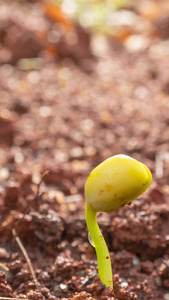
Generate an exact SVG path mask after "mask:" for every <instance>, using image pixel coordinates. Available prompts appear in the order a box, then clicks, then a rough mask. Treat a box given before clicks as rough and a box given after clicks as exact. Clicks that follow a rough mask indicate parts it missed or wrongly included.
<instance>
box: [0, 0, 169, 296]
mask: <svg viewBox="0 0 169 300" xmlns="http://www.w3.org/2000/svg"><path fill="white" fill-rule="evenodd" d="M145 2H146V1H143V3H145ZM150 2H151V4H152V7H154V10H153V9H152V8H151V9H150V8H149V13H150V12H154V11H155V7H156V8H157V3H156V2H155V1H150ZM162 2H163V6H165V5H166V7H167V1H162ZM149 5H150V4H149ZM153 5H154V6H153ZM159 7H160V8H161V11H160V10H156V14H155V13H154V14H155V15H154V17H152V15H151V14H149V15H146V14H145V10H144V5H143V7H142V6H141V7H139V5H138V7H135V6H134V5H133V7H131V11H133V12H134V13H135V14H136V15H137V16H139V17H140V18H141V19H139V21H138V23H139V22H140V23H139V24H138V23H137V24H136V25H137V26H136V28H134V27H133V26H131V27H130V28H127V29H126V27H123V28H122V32H123V38H122V36H121V35H120V34H119V32H118V33H117V35H116V36H115V37H114V38H109V39H108V40H106V39H105V38H103V37H100V36H98V35H97V36H95V35H94V34H91V33H89V32H87V31H86V30H84V29H83V28H81V27H80V25H75V24H74V23H73V21H71V20H67V21H65V19H64V21H63V20H61V21H56V20H53V19H52V17H51V16H50V14H49V12H48V13H47V12H46V14H45V13H44V10H43V6H42V3H39V2H38V1H27V2H24V4H23V3H22V4H21V3H20V4H19V2H18V1H2V0H1V1H0V42H1V44H0V63H1V65H0V106H1V109H0V164H1V167H0V211H1V215H0V221H1V222H0V297H11V298H16V297H17V298H23V299H32V300H36V299H49V300H55V299H62V300H64V299H74V300H75V299H76V300H79V299H91V300H92V299H100V300H106V299H107V300H108V299H112V300H113V299H114V300H125V299H126V300H127V299H144V300H149V299H158V300H160V299H165V300H167V299H169V185H168V179H169V175H168V174H169V114H168V111H169V75H168V74H169V52H168V40H167V39H168V37H169V29H168V26H167V24H168V23H167V22H168V19H167V16H169V13H168V15H167V12H168V10H166V16H165V18H163V17H162V16H163V7H162V4H161V6H159ZM129 11H130V10H129ZM146 12H147V11H146ZM160 13H161V14H160ZM68 21H69V22H68ZM59 22H60V23H59ZM66 22H67V23H66ZM65 24H66V25H65ZM56 25H57V26H56ZM62 25H64V26H65V28H67V27H70V28H71V30H70V28H68V29H66V30H67V31H66V30H63V28H62ZM141 25H142V27H141ZM143 25H144V26H143ZM66 26H67V27H66ZM72 26H73V27H72ZM139 26H140V27H139ZM145 26H147V27H145ZM72 28H73V29H72ZM138 28H139V29H138ZM146 28H147V29H146ZM129 29H130V30H129ZM69 30H70V31H69ZM72 30H73V33H72ZM139 30H140V31H139ZM70 32H71V34H73V35H71V34H70ZM57 34H58V36H59V37H60V38H59V39H57V38H56V35H57ZM136 34H137V35H139V37H141V38H142V41H145V37H146V38H147V39H148V44H146V47H143V46H145V44H144V43H143V44H142V46H140V48H139V49H137V51H136V49H134V50H133V43H134V42H132V43H131V42H130V39H129V37H130V38H131V37H133V38H134V37H135V36H136ZM73 36H74V37H75V38H74V40H73ZM124 36H125V38H124ZM126 36H127V38H128V40H127V38H126ZM128 36H129V37H128ZM71 37H72V39H71ZM72 40H73V41H74V44H73V42H72ZM51 41H52V42H51ZM75 41H76V43H75ZM127 41H128V42H127ZM90 42H92V46H91V45H90ZM100 46H102V48H101V47H100ZM103 46H104V47H103ZM143 48H144V49H143ZM96 54H97V55H96ZM25 59H26V60H25ZM118 153H124V154H127V155H131V156H132V157H134V158H136V159H138V160H140V161H142V162H143V163H145V164H146V165H147V166H148V167H149V168H150V169H151V171H152V174H153V184H152V186H151V188H150V189H149V190H148V191H147V192H146V193H145V194H144V195H143V196H142V197H140V198H139V199H136V200H135V201H133V203H132V204H131V205H130V206H126V207H124V208H122V209H120V210H119V211H117V212H113V213H109V214H106V213H100V214H99V215H98V222H99V224H100V227H101V229H102V230H103V234H104V236H105V239H106V241H107V244H108V248H109V250H110V255H111V261H112V267H113V274H114V291H113V290H112V289H111V288H105V286H104V285H103V284H102V283H101V282H100V281H99V279H98V277H97V261H96V255H95V251H94V249H93V248H92V246H91V245H90V244H89V242H88V238H87V236H88V232H87V227H86V223H85V216H84V204H85V200H84V194H83V189H84V184H85V180H86V178H87V176H88V175H89V173H90V171H91V170H92V169H93V168H94V167H95V166H96V165H97V164H98V163H100V162H101V161H103V160H104V159H106V158H107V157H109V156H112V155H114V154H118ZM19 241H21V243H22V244H23V245H24V248H25V249H26V251H27V254H28V257H29V259H30V261H31V264H32V266H33V270H34V272H32V270H30V265H29V263H28V261H26V259H25V257H24V253H23V250H22V249H21V246H20V247H19V245H18V243H19ZM34 273H35V274H34Z"/></svg>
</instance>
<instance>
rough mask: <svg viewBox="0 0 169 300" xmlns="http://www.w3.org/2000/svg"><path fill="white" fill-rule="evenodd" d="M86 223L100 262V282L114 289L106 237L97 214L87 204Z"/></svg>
mask: <svg viewBox="0 0 169 300" xmlns="http://www.w3.org/2000/svg"><path fill="white" fill-rule="evenodd" d="M85 213H86V223H87V227H88V230H89V234H90V235H91V238H92V240H93V243H94V245H95V250H96V254H97V261H98V273H99V277H100V280H101V281H102V282H103V283H104V284H105V286H106V287H108V286H110V287H112V288H113V276H112V268H111V260H110V254H109V251H108V248H107V245H106V242H105V240H104V237H103V235H102V233H101V231H100V228H99V226H98V224H97V220H96V215H97V212H96V211H94V210H93V209H92V207H91V206H89V205H88V204H87V203H86V210H85Z"/></svg>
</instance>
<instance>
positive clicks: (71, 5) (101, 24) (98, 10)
mask: <svg viewBox="0 0 169 300" xmlns="http://www.w3.org/2000/svg"><path fill="white" fill-rule="evenodd" d="M54 1H55V3H60V4H61V7H62V10H63V11H64V12H65V13H67V14H68V15H70V16H71V17H73V18H74V19H75V20H76V21H77V22H79V23H80V24H81V25H82V26H84V27H87V28H91V29H94V30H95V31H99V32H101V33H104V34H110V33H112V29H113V26H112V16H113V13H114V12H115V11H116V10H119V9H122V8H126V7H128V6H129V4H130V1H131V0H80V1H79V0H54Z"/></svg>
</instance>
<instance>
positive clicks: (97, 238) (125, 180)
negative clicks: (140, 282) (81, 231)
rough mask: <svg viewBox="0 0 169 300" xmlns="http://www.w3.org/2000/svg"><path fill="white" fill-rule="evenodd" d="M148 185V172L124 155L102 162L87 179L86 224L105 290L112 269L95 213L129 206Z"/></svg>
mask: <svg viewBox="0 0 169 300" xmlns="http://www.w3.org/2000/svg"><path fill="white" fill-rule="evenodd" d="M151 181H152V175H151V172H150V170H149V169H148V168H147V167H146V166H145V165H144V164H142V163H141V162H139V161H137V160H135V159H133V158H131V157H129V156H126V155H115V156H112V157H110V158H108V159H106V160H105V161H104V162H102V163H101V164H100V165H98V166H97V167H96V168H95V169H94V170H93V171H92V172H91V173H90V175H89V177H88V178H87V181H86V184H85V198H86V223H87V227H88V230H89V235H90V236H91V239H92V241H93V244H94V247H95V250H96V254H97V260H98V273H99V277H100V280H101V281H102V282H103V283H104V284H105V285H106V287H108V286H110V287H112V288H113V277H112V268H111V261H110V254H109V251H108V248H107V245H106V242H105V240H104V237H103V235H102V233H101V231H100V228H99V226H98V224H97V220H96V215H97V213H98V212H99V211H103V212H112V211H115V210H118V209H119V208H121V207H123V206H124V205H126V204H130V203H131V201H132V200H134V199H135V198H136V197H138V196H139V195H141V194H142V193H143V192H144V191H145V190H146V189H147V188H148V187H149V186H150V184H151Z"/></svg>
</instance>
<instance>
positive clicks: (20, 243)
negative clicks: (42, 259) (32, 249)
mask: <svg viewBox="0 0 169 300" xmlns="http://www.w3.org/2000/svg"><path fill="white" fill-rule="evenodd" d="M12 234H13V236H14V238H15V240H16V242H17V244H18V246H19V248H20V249H21V251H22V254H23V256H24V257H25V260H26V262H27V264H28V267H29V269H30V272H31V274H32V278H33V282H34V284H35V286H36V288H38V286H39V283H38V280H37V278H36V275H35V271H34V269H33V266H32V263H31V261H30V258H29V256H28V253H27V251H26V249H25V248H24V246H23V244H22V242H21V240H20V238H19V236H18V235H17V233H16V230H15V229H12Z"/></svg>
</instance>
